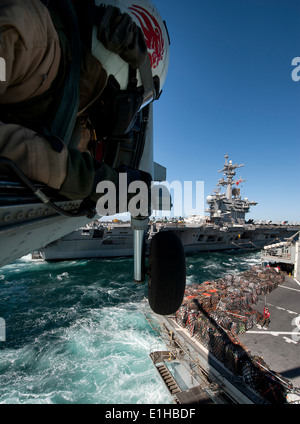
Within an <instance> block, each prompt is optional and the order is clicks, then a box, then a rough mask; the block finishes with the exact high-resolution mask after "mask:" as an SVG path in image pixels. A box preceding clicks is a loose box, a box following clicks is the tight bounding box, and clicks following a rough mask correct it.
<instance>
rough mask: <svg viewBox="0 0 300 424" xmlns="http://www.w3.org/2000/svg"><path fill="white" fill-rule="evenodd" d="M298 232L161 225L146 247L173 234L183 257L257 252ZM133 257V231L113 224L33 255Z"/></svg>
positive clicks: (49, 258)
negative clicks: (167, 233)
mask: <svg viewBox="0 0 300 424" xmlns="http://www.w3.org/2000/svg"><path fill="white" fill-rule="evenodd" d="M298 230H299V228H297V227H283V226H282V227H276V226H263V227H260V226H251V227H249V228H245V227H242V226H235V227H229V228H227V227H226V228H220V227H216V226H209V225H203V226H199V227H182V226H172V225H169V226H168V225H163V226H161V227H159V226H157V227H156V228H154V229H153V228H152V227H151V229H150V231H149V237H148V240H147V245H149V241H150V239H151V237H152V236H153V235H154V234H155V232H157V231H174V232H176V234H177V235H178V236H179V238H180V239H181V241H182V243H183V246H184V250H185V253H186V254H194V253H197V252H212V251H225V250H238V251H247V250H259V249H261V248H262V247H264V246H265V245H267V244H272V243H274V242H277V241H283V240H284V239H286V238H288V237H291V236H292V235H293V234H295V233H296V232H297V231H298ZM132 256H133V231H132V229H131V228H130V226H129V225H125V224H124V225H122V224H115V225H112V226H110V227H108V226H99V227H98V228H97V229H93V228H90V229H86V228H85V229H80V230H77V231H74V232H73V233H71V234H69V235H67V236H65V237H63V238H62V239H60V240H57V241H55V242H53V243H51V244H49V245H48V246H46V247H44V248H42V249H40V250H39V251H38V252H37V253H35V254H34V255H33V257H34V258H42V259H44V260H46V261H55V260H72V259H85V258H111V257H132Z"/></svg>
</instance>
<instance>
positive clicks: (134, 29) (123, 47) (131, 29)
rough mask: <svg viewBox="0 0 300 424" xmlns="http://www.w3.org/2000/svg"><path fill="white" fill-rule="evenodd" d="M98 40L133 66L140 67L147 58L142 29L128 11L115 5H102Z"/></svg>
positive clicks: (98, 23)
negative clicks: (124, 11) (122, 10)
mask: <svg viewBox="0 0 300 424" xmlns="http://www.w3.org/2000/svg"><path fill="white" fill-rule="evenodd" d="M99 16H100V19H98V22H97V25H98V33H97V38H98V40H99V41H100V42H101V43H102V44H103V45H104V47H106V48H107V49H108V50H110V51H112V52H114V53H116V54H118V55H119V56H120V57H121V58H122V59H123V60H125V62H126V63H128V64H129V65H130V66H131V67H132V68H134V69H138V68H139V67H140V66H141V65H143V63H144V62H145V60H146V57H147V54H148V52H147V46H146V43H145V39H144V36H143V33H142V31H141V29H140V28H139V27H138V26H137V25H136V23H135V22H133V20H132V19H131V17H130V16H129V15H128V13H122V12H121V10H120V9H119V8H117V7H114V6H106V5H101V6H100V13H99Z"/></svg>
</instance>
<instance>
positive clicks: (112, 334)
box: [0, 252, 260, 404]
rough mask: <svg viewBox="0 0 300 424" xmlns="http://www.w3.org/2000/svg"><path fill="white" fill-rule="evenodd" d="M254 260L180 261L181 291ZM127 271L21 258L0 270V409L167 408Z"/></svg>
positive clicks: (129, 264) (151, 339)
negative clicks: (0, 333) (0, 325)
mask: <svg viewBox="0 0 300 424" xmlns="http://www.w3.org/2000/svg"><path fill="white" fill-rule="evenodd" d="M259 262H260V253H253V252H252V253H234V252H233V253H232V252H226V253H201V254H198V255H194V256H189V257H187V258H186V265H187V284H194V283H197V284H199V283H201V282H203V281H205V280H209V279H214V278H220V277H222V276H224V275H225V274H226V273H228V272H230V273H232V272H233V273H238V272H240V271H244V270H247V269H249V267H250V266H251V265H253V264H257V263H259ZM132 273H133V260H132V259H125V258H119V259H110V260H108V259H106V260H80V261H66V262H56V263H47V262H43V261H32V260H31V259H30V256H26V257H23V258H21V259H20V260H18V261H16V262H14V263H12V264H10V265H7V266H5V267H3V268H1V269H0V317H1V318H3V319H4V320H5V330H6V331H5V339H6V340H5V341H0V403H1V404H170V403H171V402H172V401H171V398H170V397H169V394H168V392H167V390H166V389H165V387H164V385H163V383H162V382H161V381H160V379H159V377H158V376H157V374H156V371H155V369H154V366H153V365H152V362H151V360H150V358H149V353H150V351H151V350H153V348H154V347H155V348H159V347H163V346H162V345H161V343H162V342H161V341H160V339H159V337H158V335H157V333H156V332H155V331H154V330H153V329H152V328H151V327H150V325H149V324H148V322H147V320H146V319H145V317H144V315H143V314H142V312H141V310H140V306H141V305H142V303H143V299H144V297H145V296H146V295H147V287H146V284H144V285H137V284H136V283H134V282H133V281H132ZM2 321H3V320H2Z"/></svg>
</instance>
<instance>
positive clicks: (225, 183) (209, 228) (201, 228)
mask: <svg viewBox="0 0 300 424" xmlns="http://www.w3.org/2000/svg"><path fill="white" fill-rule="evenodd" d="M228 159H229V157H228V155H226V156H225V164H224V167H223V169H222V170H220V171H219V173H223V177H222V178H221V179H219V181H218V184H217V188H216V190H214V192H213V193H212V194H211V195H209V196H208V197H207V199H206V201H207V203H208V209H207V210H206V212H208V213H209V216H205V217H199V216H191V217H189V218H186V219H184V220H181V221H180V220H174V219H173V220H171V219H168V220H165V221H163V220H160V221H158V220H153V221H152V222H151V221H150V224H149V227H148V232H147V240H148V242H149V240H150V239H151V238H152V237H153V235H154V234H155V233H156V232H158V231H170V230H171V231H175V232H176V233H177V235H178V236H179V237H180V239H181V241H182V243H183V245H184V249H185V252H186V253H196V252H208V251H218V250H221V251H222V250H230V249H238V250H251V249H252V250H253V249H261V248H262V247H264V246H266V245H269V244H274V243H276V242H281V241H284V240H285V239H287V238H289V237H291V236H292V235H294V234H295V233H296V232H297V231H298V230H299V229H300V224H299V223H297V224H296V223H292V224H288V223H276V224H274V223H270V222H269V223H267V222H253V221H252V220H249V221H247V222H246V218H245V217H246V214H247V213H249V210H250V207H251V206H254V205H256V204H257V202H255V201H249V200H248V199H247V198H244V199H242V197H241V190H240V184H241V183H242V182H243V181H245V180H242V179H241V178H239V179H236V178H235V176H236V169H237V168H241V167H243V166H244V165H237V164H233V163H232V161H231V160H228ZM222 187H223V188H225V189H226V191H225V193H222V192H221V190H222ZM132 255H133V232H132V230H131V228H130V225H129V224H128V223H124V222H120V221H119V222H109V223H104V222H99V221H95V222H93V223H92V224H89V225H88V226H86V227H83V228H80V229H79V230H77V231H74V232H72V233H71V234H69V235H67V236H65V237H63V238H61V239H59V240H57V241H55V242H53V243H51V244H49V245H47V246H46V247H44V248H42V249H40V250H39V251H38V252H37V253H35V255H34V256H35V257H40V258H43V259H45V260H67V259H80V258H97V257H98V258H99V257H100V258H101V257H119V256H132Z"/></svg>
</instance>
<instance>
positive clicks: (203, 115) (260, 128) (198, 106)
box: [154, 0, 300, 221]
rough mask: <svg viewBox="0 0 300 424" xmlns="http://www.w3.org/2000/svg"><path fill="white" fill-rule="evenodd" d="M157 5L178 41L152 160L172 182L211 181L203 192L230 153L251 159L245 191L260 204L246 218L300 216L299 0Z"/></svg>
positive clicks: (195, 0)
mask: <svg viewBox="0 0 300 424" xmlns="http://www.w3.org/2000/svg"><path fill="white" fill-rule="evenodd" d="M154 4H155V5H156V7H157V9H158V10H159V12H160V14H161V15H162V17H163V19H165V20H166V22H167V26H168V30H169V34H170V39H171V46H170V66H169V72H168V76H167V80H166V83H165V85H164V87H163V94H162V96H161V98H160V100H159V101H157V102H155V104H154V135H155V139H154V143H155V144H154V146H155V148H154V152H155V160H156V161H157V162H159V163H161V164H163V165H164V166H166V167H167V180H168V182H172V181H174V180H179V181H182V182H183V181H194V182H196V181H204V190H205V197H206V196H207V195H208V194H210V192H211V191H212V190H213V189H214V188H215V186H216V183H217V181H218V178H221V176H222V175H221V174H218V173H217V171H218V170H220V169H222V166H223V163H224V156H225V154H226V153H228V154H229V156H230V159H231V160H232V161H233V163H238V164H240V163H244V164H245V166H244V168H241V169H240V170H238V171H237V176H238V177H239V176H242V178H244V179H246V180H247V181H246V182H244V183H243V185H242V189H241V193H242V195H243V197H248V198H249V200H255V201H257V202H258V205H257V206H253V207H252V209H251V212H250V214H248V215H247V218H254V219H271V220H273V221H277V220H289V221H300V194H299V193H300V114H299V112H300V81H299V82H295V81H293V79H292V71H293V69H294V67H293V66H292V60H293V58H295V57H300V2H299V0H185V1H184V2H179V1H178V0H154ZM299 74H300V72H299ZM205 206H206V205H205Z"/></svg>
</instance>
